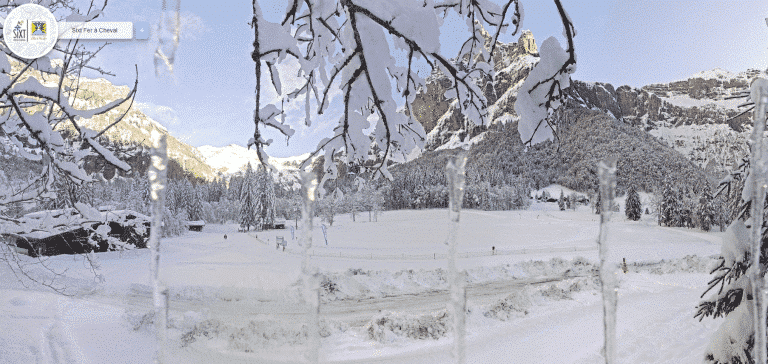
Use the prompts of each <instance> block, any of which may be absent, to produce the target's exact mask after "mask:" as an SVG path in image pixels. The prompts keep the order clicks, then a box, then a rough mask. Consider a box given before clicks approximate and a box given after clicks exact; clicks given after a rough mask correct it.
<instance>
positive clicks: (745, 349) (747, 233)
mask: <svg viewBox="0 0 768 364" xmlns="http://www.w3.org/2000/svg"><path fill="white" fill-rule="evenodd" d="M756 85H757V86H756ZM757 87H760V88H762V90H761V91H762V92H763V95H766V96H768V81H766V80H759V81H756V82H754V83H753V84H752V91H753V93H752V95H751V98H752V99H753V101H758V100H759V99H762V100H760V101H762V102H757V104H758V106H757V107H756V111H755V113H754V114H755V115H754V117H753V120H761V121H762V122H760V123H757V124H758V126H757V127H755V130H754V131H753V140H752V146H753V150H752V156H751V158H750V160H744V161H743V163H742V164H741V165H740V166H739V168H738V169H737V170H735V171H733V172H732V173H731V175H729V176H727V177H726V178H724V179H723V181H722V182H721V183H720V189H719V190H718V194H720V193H724V192H725V193H728V192H730V191H731V190H733V189H738V187H739V182H740V181H744V184H743V190H742V191H741V194H740V195H738V196H736V198H738V199H739V205H738V206H739V207H738V213H737V218H736V219H735V220H734V221H733V222H732V223H731V225H730V226H729V227H728V229H727V230H726V233H725V237H724V239H723V247H722V253H721V257H720V264H719V265H718V266H717V268H715V269H714V270H713V271H712V274H713V275H714V278H712V280H710V282H709V284H708V287H707V289H706V290H705V291H704V293H703V294H702V297H704V296H705V295H707V294H709V296H708V297H706V298H705V299H704V300H703V301H701V302H700V303H699V305H698V307H697V312H696V315H695V317H698V318H699V320H701V319H703V318H704V317H708V316H711V317H713V318H718V317H724V318H725V321H724V322H723V323H722V324H721V325H720V328H719V329H718V331H717V332H716V333H715V334H714V336H713V337H712V339H711V341H710V344H709V347H707V350H706V352H705V362H706V363H711V364H721V363H754V362H756V359H757V360H760V361H764V360H765V359H758V358H760V357H761V356H762V357H764V356H765V355H766V340H765V331H766V330H765V329H766V326H765V324H761V325H755V323H756V322H763V323H765V304H764V299H765V296H764V293H765V292H764V276H765V256H766V255H768V230H766V216H765V207H766V205H765V204H766V198H765V197H766V196H765V188H764V187H763V186H764V184H765V182H764V173H765V169H764V168H765V157H762V154H763V149H764V148H763V144H764V137H763V130H764V120H765V119H764V117H765V112H766V110H765V106H764V105H765V104H764V103H763V102H768V100H764V98H763V97H760V98H757V97H756V92H755V89H756V88H757ZM755 161H757V163H755ZM755 164H757V165H758V166H755ZM755 174H757V175H760V176H761V178H757V177H755V176H754V175H755ZM761 180H762V181H761ZM755 201H759V203H760V204H762V206H753V204H754V203H755ZM758 207H759V208H758ZM755 211H757V215H758V216H760V226H761V229H760V230H759V231H758V230H753V227H754V226H755V225H756V223H757V222H756V221H755V220H757V219H756V218H755ZM756 252H757V253H758V254H759V255H760V263H759V268H760V269H759V271H757V270H756V267H755V265H754V259H753V257H754V256H756V255H758V254H755V253H756ZM755 306H758V308H759V311H755ZM755 326H758V327H757V330H755ZM756 331H757V332H758V333H760V334H761V335H755V332H756ZM756 346H757V347H756Z"/></svg>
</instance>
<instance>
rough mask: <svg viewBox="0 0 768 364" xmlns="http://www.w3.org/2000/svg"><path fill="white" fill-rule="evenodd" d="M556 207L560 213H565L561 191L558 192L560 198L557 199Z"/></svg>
mask: <svg viewBox="0 0 768 364" xmlns="http://www.w3.org/2000/svg"><path fill="white" fill-rule="evenodd" d="M557 207H559V208H560V211H565V194H563V190H560V198H559V199H557Z"/></svg>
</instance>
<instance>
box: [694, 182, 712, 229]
mask: <svg viewBox="0 0 768 364" xmlns="http://www.w3.org/2000/svg"><path fill="white" fill-rule="evenodd" d="M697 212H698V214H697V215H698V220H699V223H700V224H701V230H704V231H709V230H710V229H711V228H712V225H714V224H715V216H716V214H717V213H716V212H715V205H714V200H713V199H712V192H711V191H710V189H709V186H706V187H705V188H704V191H703V192H702V193H701V198H700V199H699V206H698V211H697Z"/></svg>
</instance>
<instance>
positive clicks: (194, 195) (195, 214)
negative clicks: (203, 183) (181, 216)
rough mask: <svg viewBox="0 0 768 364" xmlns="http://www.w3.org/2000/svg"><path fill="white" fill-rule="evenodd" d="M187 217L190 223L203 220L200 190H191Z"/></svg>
mask: <svg viewBox="0 0 768 364" xmlns="http://www.w3.org/2000/svg"><path fill="white" fill-rule="evenodd" d="M187 215H188V216H189V220H191V221H199V220H203V201H202V197H201V191H200V189H194V188H193V189H192V190H191V191H190V196H189V205H188V206H187Z"/></svg>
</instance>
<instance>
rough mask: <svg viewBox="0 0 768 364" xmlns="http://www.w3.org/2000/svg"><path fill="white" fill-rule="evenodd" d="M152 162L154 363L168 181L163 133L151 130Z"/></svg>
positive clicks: (161, 310) (162, 294) (161, 332)
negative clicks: (164, 211)
mask: <svg viewBox="0 0 768 364" xmlns="http://www.w3.org/2000/svg"><path fill="white" fill-rule="evenodd" d="M152 146H153V151H152V164H151V165H150V167H149V171H148V173H147V174H148V176H149V183H150V197H151V199H152V228H151V230H150V231H149V245H150V248H151V249H152V262H151V267H152V297H153V298H154V303H155V332H156V334H157V352H156V354H155V355H156V356H155V362H156V363H163V362H164V360H165V358H164V355H163V354H164V349H165V330H166V325H167V319H168V316H167V315H168V290H167V288H165V287H164V286H163V285H162V283H161V282H160V234H161V229H162V228H161V224H162V221H163V203H164V202H165V186H166V184H167V169H166V168H167V166H168V150H167V144H166V136H165V135H160V134H159V133H158V132H157V131H156V130H152Z"/></svg>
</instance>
